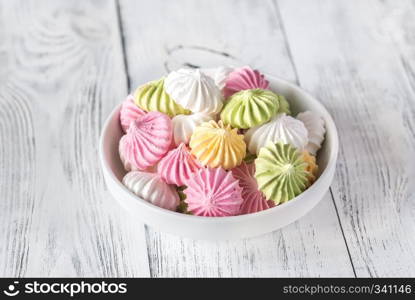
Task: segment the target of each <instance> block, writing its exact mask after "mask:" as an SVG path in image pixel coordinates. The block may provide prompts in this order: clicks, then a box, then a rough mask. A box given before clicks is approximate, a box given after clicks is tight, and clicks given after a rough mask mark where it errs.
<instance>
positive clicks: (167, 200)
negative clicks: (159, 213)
mask: <svg viewBox="0 0 415 300" xmlns="http://www.w3.org/2000/svg"><path fill="white" fill-rule="evenodd" d="M122 182H123V184H124V185H125V186H126V187H127V188H128V189H129V190H130V191H131V192H133V193H134V194H136V195H137V196H138V197H140V198H142V199H144V200H145V201H147V202H150V203H152V204H154V205H156V206H158V207H162V208H165V209H168V210H176V208H177V206H178V205H179V202H180V199H179V195H178V194H177V192H176V189H175V188H174V187H173V186H171V185H168V184H167V183H165V182H164V181H163V180H162V179H161V178H160V177H159V176H158V175H157V174H155V173H146V172H141V171H132V172H129V173H127V174H126V175H125V176H124V178H123V180H122Z"/></svg>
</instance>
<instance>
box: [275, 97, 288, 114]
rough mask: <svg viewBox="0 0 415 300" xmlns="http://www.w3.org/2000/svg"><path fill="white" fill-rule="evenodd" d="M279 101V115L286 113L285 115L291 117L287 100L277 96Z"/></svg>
mask: <svg viewBox="0 0 415 300" xmlns="http://www.w3.org/2000/svg"><path fill="white" fill-rule="evenodd" d="M279 100H280V107H279V109H278V112H277V113H279V114H282V113H286V114H287V115H291V109H290V104H289V103H288V101H287V99H285V97H284V96H281V95H279Z"/></svg>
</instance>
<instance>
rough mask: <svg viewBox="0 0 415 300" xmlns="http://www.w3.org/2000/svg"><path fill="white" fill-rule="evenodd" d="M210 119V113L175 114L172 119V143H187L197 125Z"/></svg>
mask: <svg viewBox="0 0 415 300" xmlns="http://www.w3.org/2000/svg"><path fill="white" fill-rule="evenodd" d="M210 120H212V117H211V116H210V115H206V114H202V113H196V114H191V115H177V116H175V117H174V118H173V119H172V122H173V137H174V143H175V144H176V145H180V143H185V144H186V145H187V144H189V141H190V137H191V136H192V134H193V131H194V130H195V128H196V127H197V126H199V125H200V124H202V123H204V122H208V121H210Z"/></svg>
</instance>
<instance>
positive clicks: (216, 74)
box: [200, 66, 233, 90]
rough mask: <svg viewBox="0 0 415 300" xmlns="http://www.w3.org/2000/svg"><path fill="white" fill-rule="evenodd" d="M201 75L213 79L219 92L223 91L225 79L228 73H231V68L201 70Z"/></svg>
mask: <svg viewBox="0 0 415 300" xmlns="http://www.w3.org/2000/svg"><path fill="white" fill-rule="evenodd" d="M200 70H201V71H202V72H203V73H205V74H206V75H207V76H209V77H210V78H212V79H213V81H214V82H215V83H216V85H217V86H218V87H219V89H220V90H223V88H224V87H225V83H226V78H227V77H228V75H229V73H230V72H232V71H233V68H231V67H224V66H222V67H217V68H202V69H200Z"/></svg>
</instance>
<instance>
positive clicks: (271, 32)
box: [120, 0, 353, 277]
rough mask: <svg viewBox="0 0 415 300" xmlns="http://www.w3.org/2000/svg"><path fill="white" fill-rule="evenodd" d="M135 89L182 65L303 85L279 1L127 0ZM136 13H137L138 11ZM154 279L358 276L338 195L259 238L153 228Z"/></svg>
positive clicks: (123, 7) (129, 57)
mask: <svg viewBox="0 0 415 300" xmlns="http://www.w3.org/2000/svg"><path fill="white" fill-rule="evenodd" d="M120 7H121V9H120V11H121V18H122V28H123V32H124V42H125V47H126V54H127V57H126V61H127V63H128V70H129V78H130V82H131V88H134V87H136V86H137V85H139V84H142V83H144V82H146V81H148V80H151V79H155V78H158V77H160V76H162V75H164V74H165V73H166V72H167V71H169V70H171V69H176V68H179V67H182V66H202V67H212V66H217V65H223V64H233V65H245V64H249V65H251V66H254V67H256V68H259V69H261V70H262V71H264V72H267V73H270V74H273V75H277V76H280V77H283V78H286V79H288V80H292V81H295V80H296V74H295V70H294V68H293V66H292V64H291V61H290V57H289V52H288V51H287V46H286V44H285V38H284V33H283V31H282V28H281V23H280V19H279V16H278V11H277V9H278V8H277V6H276V5H275V3H274V2H272V1H160V0H158V1H147V2H137V1H125V0H123V1H120ZM131 12H134V13H131ZM147 241H148V247H149V248H148V251H149V257H150V268H151V273H152V276H155V277H164V276H169V277H204V276H209V277H222V276H249V277H250V276H353V270H352V266H351V264H350V261H349V257H348V254H347V250H346V246H345V243H344V240H343V237H342V234H341V229H340V227H339V223H338V219H337V216H336V213H335V209H334V206H333V203H332V201H331V198H330V195H328V196H326V198H325V199H324V200H323V201H322V202H321V203H320V205H318V206H317V207H316V208H315V209H314V210H313V211H312V212H311V213H309V214H308V215H307V216H306V217H304V218H303V219H301V220H300V221H298V222H296V223H294V224H292V225H290V226H287V227H285V228H284V229H282V230H279V231H276V232H274V233H271V234H267V235H264V236H261V237H257V238H254V239H247V240H240V241H229V242H217V243H215V242H213V243H212V242H204V241H193V240H188V239H182V238H178V237H175V236H171V235H168V234H164V233H161V232H157V231H155V230H152V229H151V228H148V230H147Z"/></svg>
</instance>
